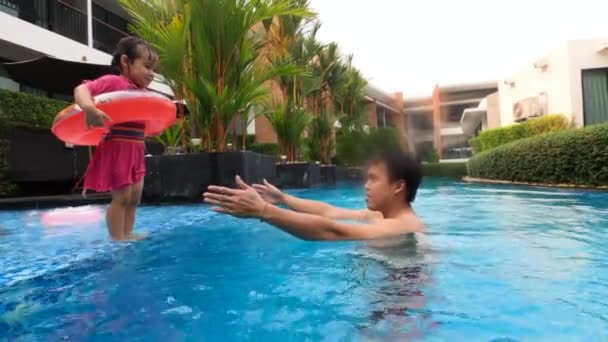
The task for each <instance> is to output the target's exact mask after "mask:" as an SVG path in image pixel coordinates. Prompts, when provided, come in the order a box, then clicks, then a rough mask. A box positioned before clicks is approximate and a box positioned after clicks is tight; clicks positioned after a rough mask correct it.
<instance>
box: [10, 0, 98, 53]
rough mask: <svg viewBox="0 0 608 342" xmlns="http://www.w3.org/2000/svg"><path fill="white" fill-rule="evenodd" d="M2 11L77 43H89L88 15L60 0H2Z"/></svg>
mask: <svg viewBox="0 0 608 342" xmlns="http://www.w3.org/2000/svg"><path fill="white" fill-rule="evenodd" d="M0 9H2V11H3V12H6V13H8V14H12V15H14V16H16V17H18V18H19V19H22V20H25V21H27V22H30V23H32V24H34V25H38V26H40V27H43V28H45V29H47V30H50V31H53V32H55V33H57V34H60V35H62V36H64V37H67V38H70V39H73V40H75V41H77V42H80V43H83V44H86V43H87V14H86V13H85V12H83V11H81V10H79V9H78V8H76V7H74V6H72V5H70V4H68V3H65V2H63V1H60V0H0Z"/></svg>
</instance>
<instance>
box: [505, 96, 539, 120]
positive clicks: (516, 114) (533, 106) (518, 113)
mask: <svg viewBox="0 0 608 342" xmlns="http://www.w3.org/2000/svg"><path fill="white" fill-rule="evenodd" d="M546 113H547V95H546V94H544V93H543V94H540V95H539V96H532V97H528V98H525V99H523V100H521V101H519V102H517V103H515V104H514V105H513V120H514V121H516V122H520V121H526V120H528V119H530V118H534V117H539V116H543V115H545V114H546Z"/></svg>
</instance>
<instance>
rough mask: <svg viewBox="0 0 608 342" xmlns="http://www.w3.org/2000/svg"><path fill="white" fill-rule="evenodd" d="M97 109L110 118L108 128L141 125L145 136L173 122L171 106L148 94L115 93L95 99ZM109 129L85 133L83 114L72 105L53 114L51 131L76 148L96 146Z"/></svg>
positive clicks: (136, 92)
mask: <svg viewBox="0 0 608 342" xmlns="http://www.w3.org/2000/svg"><path fill="white" fill-rule="evenodd" d="M94 100H95V104H96V106H97V108H99V109H100V110H102V111H103V112H104V113H106V114H108V116H109V117H110V118H112V123H111V124H119V123H124V122H132V121H139V122H145V124H146V130H145V134H146V136H154V135H158V134H160V133H162V132H163V131H164V130H166V129H167V128H168V127H169V126H171V125H172V124H173V123H174V122H175V114H176V108H175V104H174V103H173V102H171V100H169V99H168V98H166V97H164V96H163V95H160V94H158V93H154V92H151V91H150V92H148V91H117V92H111V93H106V94H102V95H98V96H95V98H94ZM108 129H109V127H99V128H93V129H88V128H87V125H86V121H85V116H84V112H83V111H82V109H80V107H79V106H78V105H76V104H73V105H71V106H69V107H67V108H65V109H64V110H62V111H61V112H59V114H57V116H56V117H55V120H54V121H53V127H52V128H51V131H52V132H53V134H55V136H56V137H57V138H59V140H61V141H63V142H65V143H68V144H72V145H79V146H94V145H97V144H99V142H100V141H101V140H102V139H103V136H104V135H105V134H106V132H107V131H108Z"/></svg>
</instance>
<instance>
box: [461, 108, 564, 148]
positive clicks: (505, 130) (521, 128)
mask: <svg viewBox="0 0 608 342" xmlns="http://www.w3.org/2000/svg"><path fill="white" fill-rule="evenodd" d="M572 127H573V126H572V123H571V122H569V121H568V119H567V118H566V117H565V116H563V115H561V114H554V115H547V116H543V117H540V118H535V119H531V120H528V121H526V122H523V123H520V124H515V125H512V126H507V127H501V128H494V129H489V130H485V131H483V132H481V133H480V134H479V136H477V137H475V138H473V139H471V140H469V145H470V146H471V148H472V149H473V152H475V153H479V152H483V151H487V150H490V149H493V148H496V147H498V146H501V145H504V144H508V143H510V142H513V141H516V140H520V139H525V138H530V137H533V136H537V135H541V134H546V133H553V132H559V131H563V130H566V129H569V128H572Z"/></svg>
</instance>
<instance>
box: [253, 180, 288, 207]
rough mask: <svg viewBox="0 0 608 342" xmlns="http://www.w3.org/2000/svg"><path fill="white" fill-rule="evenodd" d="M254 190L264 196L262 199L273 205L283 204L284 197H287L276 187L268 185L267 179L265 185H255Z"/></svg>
mask: <svg viewBox="0 0 608 342" xmlns="http://www.w3.org/2000/svg"><path fill="white" fill-rule="evenodd" d="M253 188H254V189H255V190H256V191H257V192H258V194H260V195H261V196H262V198H263V199H264V200H265V201H266V202H268V203H271V204H282V203H283V197H284V196H285V195H284V194H283V192H282V191H281V190H279V189H278V188H277V187H276V186H274V185H272V184H270V183H268V181H267V180H266V179H264V182H263V184H254V185H253Z"/></svg>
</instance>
